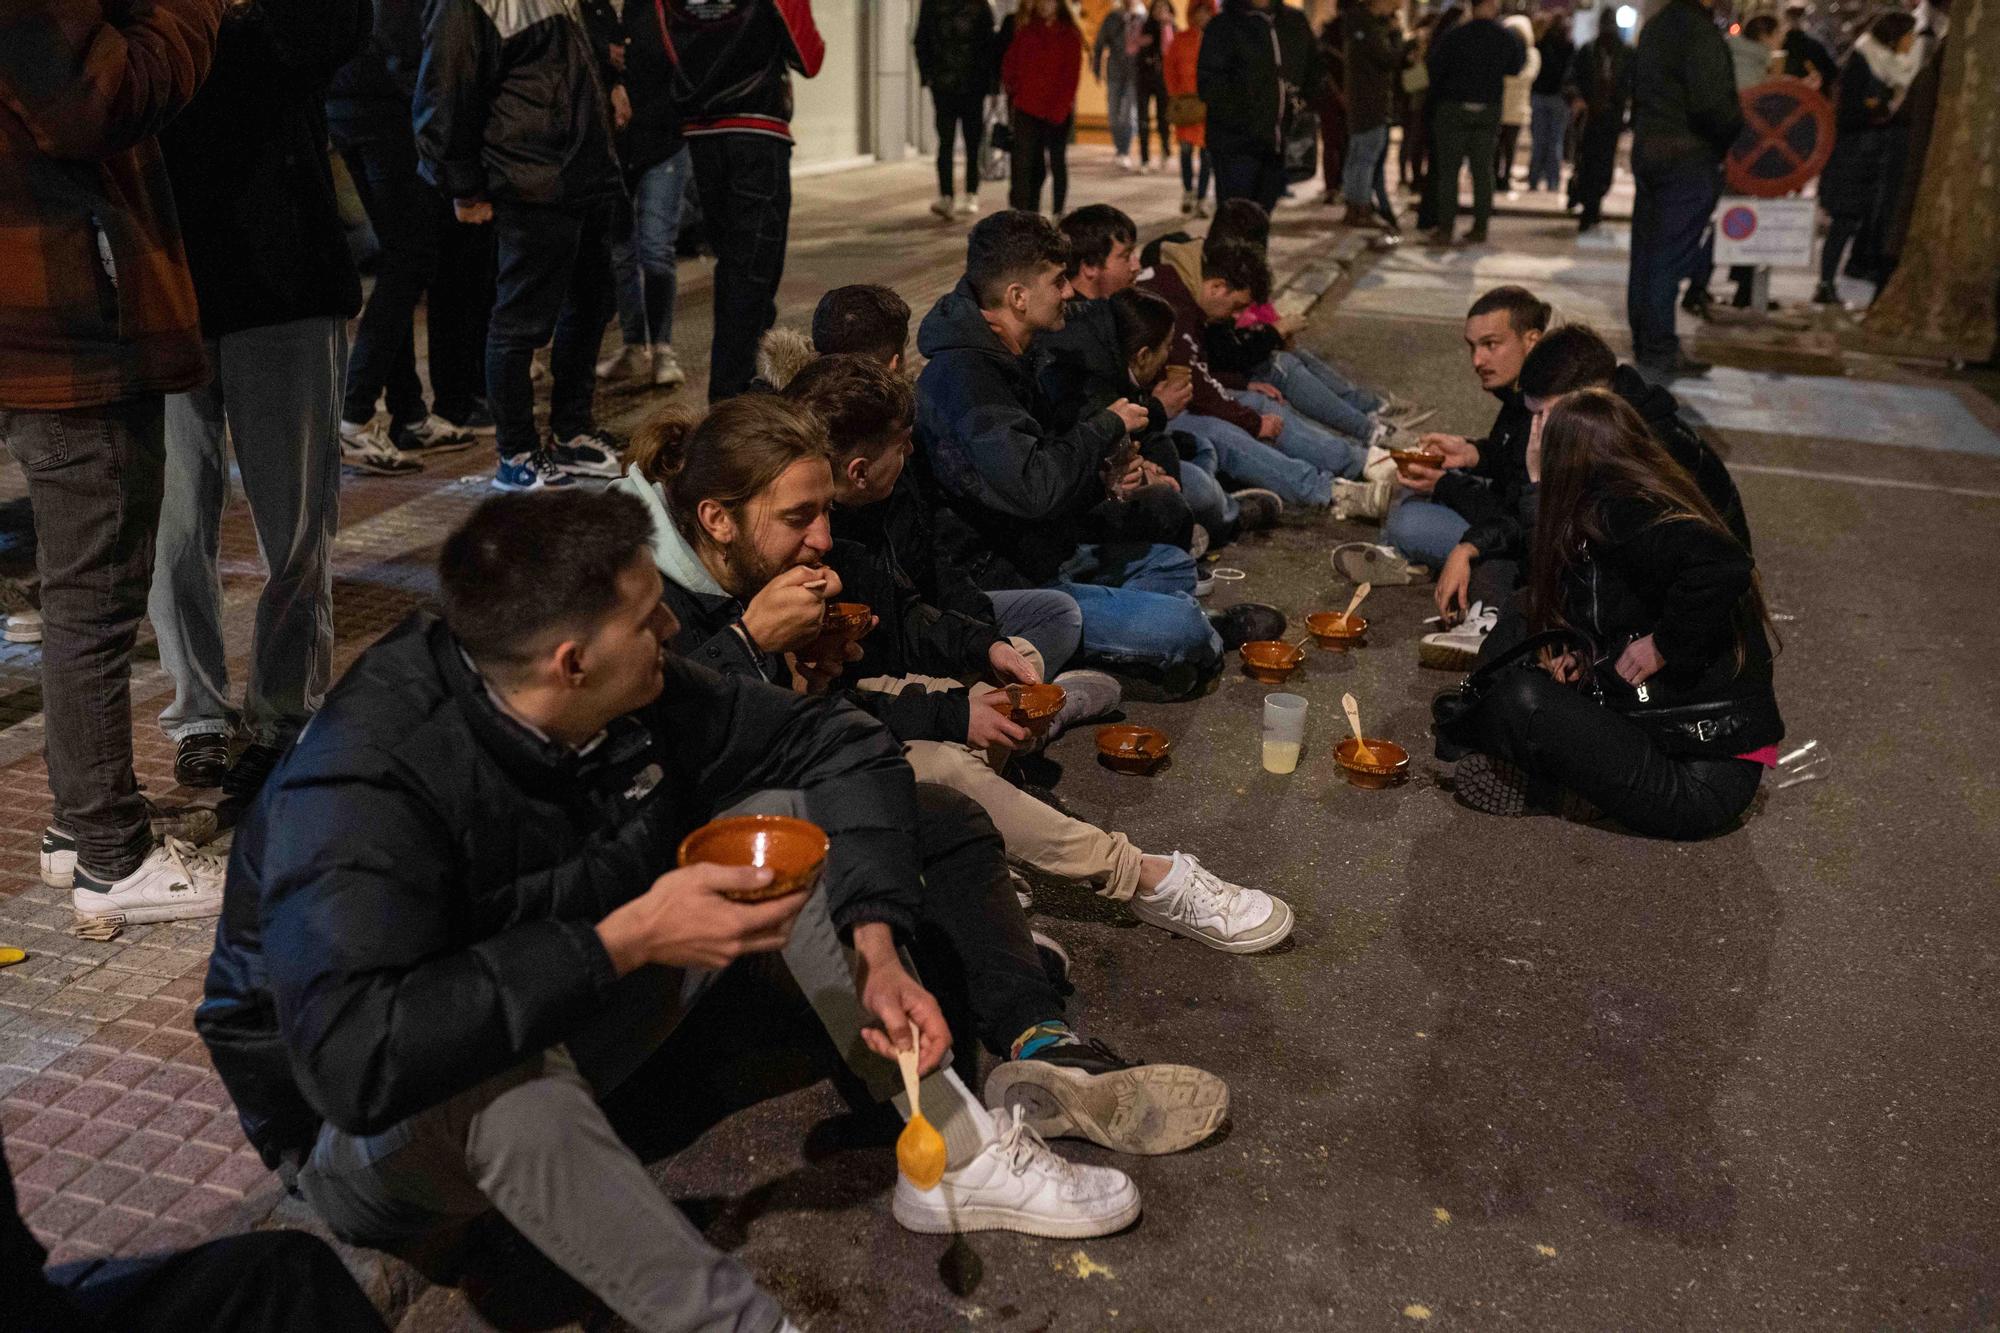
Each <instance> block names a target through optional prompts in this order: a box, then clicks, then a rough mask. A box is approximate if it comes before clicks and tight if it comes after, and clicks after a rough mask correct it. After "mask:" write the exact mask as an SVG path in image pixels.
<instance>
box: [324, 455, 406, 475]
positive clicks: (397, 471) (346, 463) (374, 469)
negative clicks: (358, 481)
mask: <svg viewBox="0 0 2000 1333" xmlns="http://www.w3.org/2000/svg"><path fill="white" fill-rule="evenodd" d="M340 465H341V466H342V467H351V468H353V469H354V470H355V471H356V472H366V473H367V474H368V475H369V476H371V477H408V476H414V475H415V474H416V473H419V472H422V471H423V470H424V465H423V464H421V463H412V464H411V465H410V466H408V467H384V466H383V465H382V464H380V463H363V462H361V461H360V460H358V459H353V458H343V459H341V460H340Z"/></svg>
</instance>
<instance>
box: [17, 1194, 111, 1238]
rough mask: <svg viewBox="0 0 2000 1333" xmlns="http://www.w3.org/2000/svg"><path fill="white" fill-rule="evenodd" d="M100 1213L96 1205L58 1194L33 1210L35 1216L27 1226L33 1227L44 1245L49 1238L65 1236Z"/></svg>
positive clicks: (85, 1200) (29, 1220)
mask: <svg viewBox="0 0 2000 1333" xmlns="http://www.w3.org/2000/svg"><path fill="white" fill-rule="evenodd" d="M101 1211H102V1210H101V1209H100V1208H99V1207H98V1205H96V1204H94V1203H91V1202H90V1201H89V1200H87V1199H76V1198H72V1197H70V1196H69V1195H67V1194H58V1195H56V1196H55V1197H54V1198H53V1199H50V1200H49V1201H48V1202H47V1203H45V1204H43V1205H42V1206H41V1207H39V1208H37V1209H35V1215H34V1216H33V1217H31V1218H29V1219H28V1224H29V1225H30V1226H32V1227H34V1229H35V1231H36V1233H37V1234H39V1235H40V1236H41V1237H42V1238H43V1243H45V1244H46V1243H47V1241H48V1238H49V1237H51V1236H67V1235H69V1233H70V1232H72V1231H75V1230H76V1229H77V1228H78V1227H80V1226H82V1225H83V1224H84V1223H85V1222H88V1221H89V1220H90V1219H91V1218H93V1217H95V1216H97V1214H98V1213H99V1212H101Z"/></svg>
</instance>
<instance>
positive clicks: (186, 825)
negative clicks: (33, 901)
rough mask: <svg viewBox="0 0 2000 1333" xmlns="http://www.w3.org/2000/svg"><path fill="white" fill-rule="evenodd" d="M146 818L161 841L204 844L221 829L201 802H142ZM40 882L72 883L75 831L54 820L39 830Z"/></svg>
mask: <svg viewBox="0 0 2000 1333" xmlns="http://www.w3.org/2000/svg"><path fill="white" fill-rule="evenodd" d="M146 822H147V824H148V826H150V827H151V828H152V830H153V840H154V841H155V842H165V841H166V840H167V839H169V838H176V839H178V840H180V841H182V842H186V843H192V844H193V845H194V846H196V847H205V846H207V845H208V844H209V843H211V842H213V841H215V836H216V834H217V833H219V832H221V825H220V822H219V821H218V820H217V819H216V817H215V811H214V810H212V809H211V808H209V807H208V806H205V805H183V806H177V807H173V808H167V807H164V806H158V805H154V804H153V803H152V802H151V801H147V802H146ZM41 870H42V883H44V884H46V885H48V886H49V887H50V888H52V889H71V888H75V887H76V835H75V834H73V833H71V832H69V831H68V830H67V829H60V828H57V827H56V826H55V825H54V824H51V825H49V826H48V827H47V828H45V829H43V830H42V852H41Z"/></svg>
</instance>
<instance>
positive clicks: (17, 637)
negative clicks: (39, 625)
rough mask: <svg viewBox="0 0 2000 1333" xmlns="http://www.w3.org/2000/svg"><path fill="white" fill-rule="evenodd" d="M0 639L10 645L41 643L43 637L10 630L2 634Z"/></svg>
mask: <svg viewBox="0 0 2000 1333" xmlns="http://www.w3.org/2000/svg"><path fill="white" fill-rule="evenodd" d="M0 639H4V640H5V641H6V642H8V643H40V642H41V641H42V636H41V635H39V634H24V633H22V632H21V631H19V630H11V629H10V630H8V631H6V632H5V633H4V634H0Z"/></svg>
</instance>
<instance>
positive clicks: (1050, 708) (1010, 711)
mask: <svg viewBox="0 0 2000 1333" xmlns="http://www.w3.org/2000/svg"><path fill="white" fill-rule="evenodd" d="M1012 688H1013V693H1014V695H1015V697H1018V698H1019V699H1020V704H1019V706H1018V707H1017V706H1016V705H1015V703H1014V700H1013V699H1012V698H1010V697H1009V696H1008V691H1007V690H1004V689H1001V690H995V691H993V693H991V694H989V695H987V696H986V706H987V707H988V708H997V709H999V710H1000V711H1001V712H1003V713H1005V714H1006V715H1007V720H1008V721H1010V722H1013V723H1015V724H1016V725H1018V726H1023V727H1026V728H1027V729H1028V733H1029V734H1030V735H1032V736H1046V735H1047V734H1048V731H1049V724H1050V723H1052V722H1054V721H1055V720H1056V714H1057V713H1059V712H1061V711H1062V706H1063V700H1064V699H1066V698H1067V697H1068V695H1067V694H1066V693H1065V692H1064V690H1063V687H1062V686H1060V685H1054V684H1050V683H1048V682H1043V683H1042V684H1040V685H1016V686H1014V687H1012Z"/></svg>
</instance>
